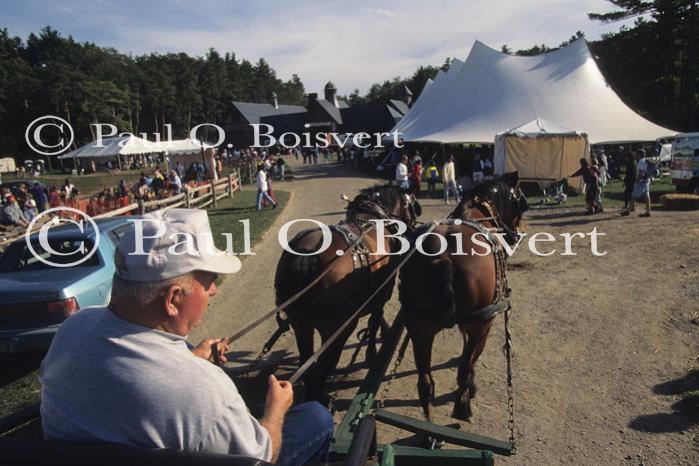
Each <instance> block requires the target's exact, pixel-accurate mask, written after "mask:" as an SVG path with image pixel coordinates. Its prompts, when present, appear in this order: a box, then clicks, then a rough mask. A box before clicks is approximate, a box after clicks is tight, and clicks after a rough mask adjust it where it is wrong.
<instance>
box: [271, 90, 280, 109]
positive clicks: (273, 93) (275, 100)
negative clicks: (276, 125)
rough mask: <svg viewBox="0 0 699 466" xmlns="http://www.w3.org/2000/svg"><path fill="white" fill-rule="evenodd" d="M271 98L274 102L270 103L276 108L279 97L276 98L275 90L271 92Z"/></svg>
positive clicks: (277, 107)
mask: <svg viewBox="0 0 699 466" xmlns="http://www.w3.org/2000/svg"><path fill="white" fill-rule="evenodd" d="M272 99H273V100H274V103H273V104H272V105H274V108H276V109H277V110H278V109H279V99H277V93H276V92H272Z"/></svg>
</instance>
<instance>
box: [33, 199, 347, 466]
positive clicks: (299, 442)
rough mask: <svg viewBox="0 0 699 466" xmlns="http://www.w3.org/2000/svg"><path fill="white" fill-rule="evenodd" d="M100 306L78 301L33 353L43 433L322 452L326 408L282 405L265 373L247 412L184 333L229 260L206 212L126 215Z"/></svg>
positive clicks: (286, 394)
mask: <svg viewBox="0 0 699 466" xmlns="http://www.w3.org/2000/svg"><path fill="white" fill-rule="evenodd" d="M115 263H116V268H117V271H116V273H115V275H114V280H113V284H112V295H111V302H110V303H109V305H108V307H92V308H85V309H82V310H81V311H80V312H78V313H76V314H75V315H73V316H71V317H70V318H68V319H67V320H66V321H65V322H64V323H63V324H62V325H61V327H60V329H59V330H58V332H57V334H56V336H55V338H54V340H53V343H52V344H51V347H50V349H49V352H48V354H47V355H46V358H45V359H44V361H43V363H42V369H41V372H42V375H41V383H42V392H41V416H42V424H43V428H44V434H45V436H46V437H47V438H53V439H62V440H68V441H73V442H86V443H95V442H101V443H115V444H126V445H135V446H142V447H157V448H174V449H182V450H196V451H206V452H213V453H229V454H238V455H243V456H249V457H254V458H259V459H262V460H264V461H269V462H278V464H285V465H288V464H303V463H305V462H307V461H309V460H311V459H313V458H319V457H322V456H323V455H325V454H326V452H327V448H328V444H329V441H330V438H331V437H332V429H333V424H332V416H331V415H330V413H329V412H328V411H327V410H326V409H325V408H324V407H322V406H321V405H320V404H318V403H315V402H313V403H303V404H301V405H298V406H296V407H294V408H291V409H290V407H291V405H292V402H293V389H292V386H291V384H290V383H289V382H283V381H279V380H277V379H276V378H275V377H274V376H273V375H270V377H269V389H268V391H267V396H266V404H265V412H264V416H263V417H262V418H261V419H260V420H259V421H258V420H257V419H255V418H254V417H253V416H252V415H251V414H250V413H249V411H248V409H247V407H246V405H245V402H244V401H243V399H242V398H241V396H240V394H239V393H238V390H237V389H236V386H235V384H234V383H233V381H232V380H231V379H230V378H229V377H228V376H227V375H226V373H225V372H224V371H223V370H222V369H220V368H219V367H217V366H215V365H214V364H212V362H211V361H212V359H213V355H212V345H213V343H217V344H219V345H220V347H221V354H220V357H221V358H222V360H223V361H225V360H226V359H225V356H224V355H223V352H225V350H226V349H227V348H226V345H227V340H226V339H223V340H220V339H219V340H213V339H209V340H204V341H203V342H202V343H201V344H199V346H196V347H191V346H190V345H188V343H187V341H186V337H187V335H188V334H189V333H190V331H191V330H192V329H193V328H194V327H195V326H196V325H197V324H199V322H200V320H201V318H202V315H203V313H204V311H205V310H206V307H207V305H208V302H209V298H210V297H212V296H214V295H215V294H216V292H217V289H216V277H217V274H220V273H235V272H237V271H238V270H239V269H240V261H239V260H238V258H237V257H235V256H230V255H227V254H226V253H224V252H223V251H220V250H218V249H216V247H215V245H214V242H213V237H212V233H211V228H210V226H209V219H208V215H207V213H206V211H203V210H189V209H172V210H169V211H167V212H161V211H158V212H154V213H152V214H147V215H145V216H143V217H142V218H140V219H133V220H132V224H131V226H130V227H129V228H128V229H127V231H126V232H125V233H124V235H123V237H122V238H121V239H120V242H119V245H118V249H117V251H116V253H115Z"/></svg>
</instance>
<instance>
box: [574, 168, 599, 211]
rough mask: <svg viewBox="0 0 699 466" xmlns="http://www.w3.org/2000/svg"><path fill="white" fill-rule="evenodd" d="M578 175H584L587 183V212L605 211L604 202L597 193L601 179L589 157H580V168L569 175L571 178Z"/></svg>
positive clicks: (584, 180)
mask: <svg viewBox="0 0 699 466" xmlns="http://www.w3.org/2000/svg"><path fill="white" fill-rule="evenodd" d="M577 176H582V179H583V182H584V183H585V203H586V204H587V213H588V214H594V213H595V212H597V211H599V212H603V209H602V203H601V202H600V201H599V200H598V197H597V194H598V192H599V185H598V183H599V180H598V177H597V173H596V172H595V170H593V169H592V168H591V167H590V163H589V162H588V161H587V159H584V158H582V159H580V168H579V169H578V170H577V171H576V172H575V173H573V174H572V175H570V176H569V178H575V177H577Z"/></svg>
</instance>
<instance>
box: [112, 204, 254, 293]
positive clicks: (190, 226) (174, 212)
mask: <svg viewBox="0 0 699 466" xmlns="http://www.w3.org/2000/svg"><path fill="white" fill-rule="evenodd" d="M129 222H130V226H129V228H128V229H127V230H126V232H125V233H124V235H123V236H122V238H121V240H120V241H119V245H118V247H117V251H116V253H115V255H114V262H115V264H116V269H117V270H116V273H117V275H118V276H119V277H121V278H123V279H124V280H131V281H136V282H151V281H159V280H167V279H169V278H174V277H177V276H180V275H184V274H186V273H190V272H194V271H195V270H201V271H205V272H212V273H222V274H227V273H236V272H237V271H239V270H240V266H241V264H240V259H238V258H237V257H236V256H235V255H233V254H228V253H227V252H225V251H221V250H220V249H218V248H216V246H215V245H214V239H213V234H212V232H211V226H210V225H209V215H208V214H207V212H206V211H205V210H200V209H170V210H167V211H162V210H158V211H155V212H152V213H149V214H146V215H143V216H142V217H139V218H133V219H130V220H129Z"/></svg>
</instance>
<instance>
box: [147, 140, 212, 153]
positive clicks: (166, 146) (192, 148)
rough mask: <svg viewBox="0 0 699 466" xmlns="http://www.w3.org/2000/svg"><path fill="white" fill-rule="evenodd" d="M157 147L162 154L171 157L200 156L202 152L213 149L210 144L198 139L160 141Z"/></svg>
mask: <svg viewBox="0 0 699 466" xmlns="http://www.w3.org/2000/svg"><path fill="white" fill-rule="evenodd" d="M155 145H156V147H158V148H159V149H160V152H165V153H167V154H169V155H187V154H199V153H200V152H201V150H202V147H203V148H204V150H206V149H208V148H209V147H213V146H212V145H210V144H207V143H205V142H201V141H199V140H198V139H189V138H187V139H175V140H172V141H158V142H156V143H155Z"/></svg>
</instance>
